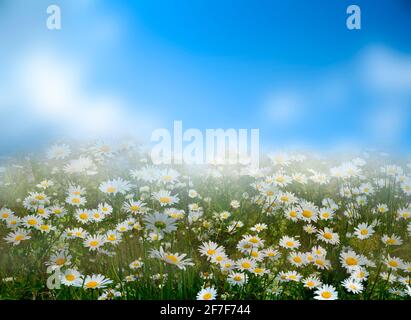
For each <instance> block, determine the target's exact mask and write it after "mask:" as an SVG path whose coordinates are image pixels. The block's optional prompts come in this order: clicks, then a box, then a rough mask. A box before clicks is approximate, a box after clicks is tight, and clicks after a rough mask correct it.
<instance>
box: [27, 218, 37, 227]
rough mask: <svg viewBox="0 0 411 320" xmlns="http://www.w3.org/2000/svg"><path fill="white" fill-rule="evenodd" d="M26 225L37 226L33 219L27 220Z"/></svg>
mask: <svg viewBox="0 0 411 320" xmlns="http://www.w3.org/2000/svg"><path fill="white" fill-rule="evenodd" d="M27 223H28V224H29V225H31V226H35V225H36V224H37V220H35V219H29V220H27Z"/></svg>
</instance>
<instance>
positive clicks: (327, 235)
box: [324, 232, 333, 240]
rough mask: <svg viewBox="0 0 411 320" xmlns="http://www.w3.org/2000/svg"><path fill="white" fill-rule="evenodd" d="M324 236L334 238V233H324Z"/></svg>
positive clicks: (329, 238)
mask: <svg viewBox="0 0 411 320" xmlns="http://www.w3.org/2000/svg"><path fill="white" fill-rule="evenodd" d="M324 238H325V239H327V240H331V239H332V238H333V235H332V233H330V232H326V233H324Z"/></svg>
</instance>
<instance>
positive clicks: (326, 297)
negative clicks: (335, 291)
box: [321, 291, 331, 299]
mask: <svg viewBox="0 0 411 320" xmlns="http://www.w3.org/2000/svg"><path fill="white" fill-rule="evenodd" d="M321 297H323V298H324V299H330V298H331V292H329V291H324V292H322V293H321Z"/></svg>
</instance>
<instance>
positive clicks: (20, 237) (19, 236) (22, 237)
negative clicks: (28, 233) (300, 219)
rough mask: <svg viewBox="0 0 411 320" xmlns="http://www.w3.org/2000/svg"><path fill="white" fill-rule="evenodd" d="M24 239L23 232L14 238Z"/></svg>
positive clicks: (17, 239)
mask: <svg viewBox="0 0 411 320" xmlns="http://www.w3.org/2000/svg"><path fill="white" fill-rule="evenodd" d="M23 239H24V236H23V235H22V234H18V235H17V236H16V237H15V238H14V240H16V241H21V240H23Z"/></svg>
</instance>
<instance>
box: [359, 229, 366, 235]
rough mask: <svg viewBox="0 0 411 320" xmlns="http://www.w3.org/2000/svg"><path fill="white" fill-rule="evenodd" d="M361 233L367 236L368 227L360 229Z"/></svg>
mask: <svg viewBox="0 0 411 320" xmlns="http://www.w3.org/2000/svg"><path fill="white" fill-rule="evenodd" d="M360 233H361V235H363V236H366V235H367V234H368V230H367V229H362V230H361V231H360Z"/></svg>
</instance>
